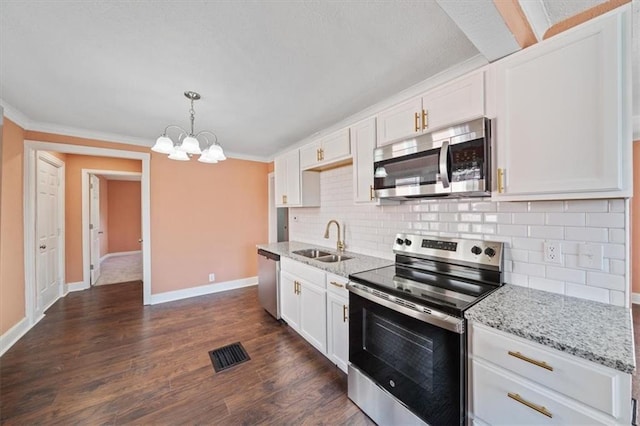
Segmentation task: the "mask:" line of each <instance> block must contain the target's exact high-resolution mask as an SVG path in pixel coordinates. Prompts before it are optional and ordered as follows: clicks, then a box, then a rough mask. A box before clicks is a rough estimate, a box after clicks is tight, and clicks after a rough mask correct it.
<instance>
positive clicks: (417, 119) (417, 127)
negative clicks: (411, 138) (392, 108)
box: [413, 112, 420, 132]
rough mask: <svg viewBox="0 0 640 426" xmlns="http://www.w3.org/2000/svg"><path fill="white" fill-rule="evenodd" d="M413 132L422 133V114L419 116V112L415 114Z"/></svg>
mask: <svg viewBox="0 0 640 426" xmlns="http://www.w3.org/2000/svg"><path fill="white" fill-rule="evenodd" d="M413 131H414V132H419V131H420V114H418V113H417V112H416V113H414V114H413Z"/></svg>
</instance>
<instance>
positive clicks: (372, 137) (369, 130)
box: [351, 118, 376, 203]
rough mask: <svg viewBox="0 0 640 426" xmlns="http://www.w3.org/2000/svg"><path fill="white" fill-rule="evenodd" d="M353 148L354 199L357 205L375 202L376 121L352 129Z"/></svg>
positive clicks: (363, 123) (363, 122)
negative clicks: (374, 158)
mask: <svg viewBox="0 0 640 426" xmlns="http://www.w3.org/2000/svg"><path fill="white" fill-rule="evenodd" d="M351 145H352V147H353V198H354V201H355V202H356V203H369V202H372V201H374V200H375V197H374V191H373V150H374V149H375V147H376V119H375V118H369V119H367V120H364V121H361V122H359V123H357V124H356V125H354V126H352V127H351Z"/></svg>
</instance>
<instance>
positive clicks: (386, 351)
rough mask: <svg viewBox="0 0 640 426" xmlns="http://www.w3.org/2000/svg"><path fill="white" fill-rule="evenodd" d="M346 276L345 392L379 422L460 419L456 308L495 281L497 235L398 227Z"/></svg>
mask: <svg viewBox="0 0 640 426" xmlns="http://www.w3.org/2000/svg"><path fill="white" fill-rule="evenodd" d="M393 251H394V252H395V254H396V263H395V265H392V266H388V267H384V268H379V269H373V270H370V271H365V272H360V273H357V274H352V275H350V276H349V279H350V282H349V284H348V285H347V288H348V289H349V390H348V393H349V398H350V399H351V400H353V401H354V402H355V403H356V404H357V405H358V406H359V407H360V408H361V409H362V410H363V411H364V412H365V413H367V415H369V417H371V418H372V419H373V420H374V421H375V422H376V423H378V424H381V425H386V424H389V425H392V424H393V425H395V424H432V425H441V424H446V425H453V424H464V422H465V414H466V359H467V347H466V324H465V320H464V317H463V314H464V311H465V310H466V309H467V308H469V307H471V306H472V305H473V304H474V303H476V302H478V301H479V300H481V299H482V298H484V297H485V296H487V295H488V294H489V293H491V292H492V291H494V290H496V289H497V288H498V287H500V286H501V285H502V270H503V244H502V243H500V242H492V241H481V240H465V239H452V238H442V237H429V236H421V235H409V234H398V235H397V237H396V241H395V244H394V246H393Z"/></svg>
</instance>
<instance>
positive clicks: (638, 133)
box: [633, 115, 640, 141]
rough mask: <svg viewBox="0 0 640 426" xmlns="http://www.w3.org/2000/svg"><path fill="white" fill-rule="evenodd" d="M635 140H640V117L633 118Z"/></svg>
mask: <svg viewBox="0 0 640 426" xmlns="http://www.w3.org/2000/svg"><path fill="white" fill-rule="evenodd" d="M633 140H634V141H637V140H640V115H634V116H633Z"/></svg>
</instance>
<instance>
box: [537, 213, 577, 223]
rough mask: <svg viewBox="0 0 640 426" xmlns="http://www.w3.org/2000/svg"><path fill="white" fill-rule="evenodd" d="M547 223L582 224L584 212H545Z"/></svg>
mask: <svg viewBox="0 0 640 426" xmlns="http://www.w3.org/2000/svg"><path fill="white" fill-rule="evenodd" d="M546 219H547V220H546V224H547V225H560V226H563V225H564V226H584V224H585V221H586V219H585V213H547V218H546Z"/></svg>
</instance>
